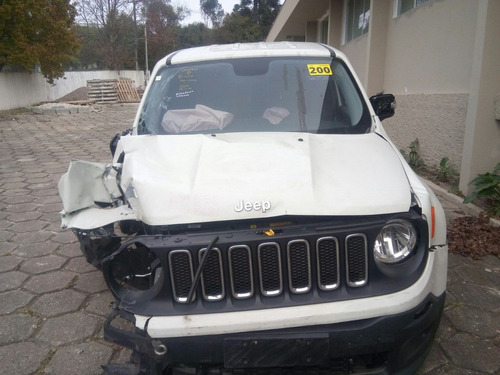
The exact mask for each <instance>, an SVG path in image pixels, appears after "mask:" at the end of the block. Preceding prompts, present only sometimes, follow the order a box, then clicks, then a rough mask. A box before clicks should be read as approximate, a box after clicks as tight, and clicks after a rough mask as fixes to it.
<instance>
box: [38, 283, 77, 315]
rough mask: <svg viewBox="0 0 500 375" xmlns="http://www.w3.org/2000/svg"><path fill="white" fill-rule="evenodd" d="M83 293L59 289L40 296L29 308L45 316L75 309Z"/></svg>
mask: <svg viewBox="0 0 500 375" xmlns="http://www.w3.org/2000/svg"><path fill="white" fill-rule="evenodd" d="M85 298H86V296H85V294H82V293H78V292H75V291H74V290H61V291H58V292H54V293H48V294H44V295H42V296H40V298H38V299H37V300H36V301H35V302H34V303H33V305H32V306H31V309H32V310H33V311H34V312H35V313H37V314H39V315H43V316H46V317H51V316H57V315H60V314H64V313H69V312H74V311H77V310H78V309H79V308H80V306H81V305H82V303H83V301H84V300H85Z"/></svg>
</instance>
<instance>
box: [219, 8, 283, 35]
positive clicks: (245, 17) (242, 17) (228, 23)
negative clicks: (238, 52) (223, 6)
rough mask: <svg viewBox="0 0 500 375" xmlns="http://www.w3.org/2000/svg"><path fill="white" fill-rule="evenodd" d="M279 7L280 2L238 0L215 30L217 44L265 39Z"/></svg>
mask: <svg viewBox="0 0 500 375" xmlns="http://www.w3.org/2000/svg"><path fill="white" fill-rule="evenodd" d="M280 7H281V2H280V0H240V3H239V4H236V5H235V6H234V8H233V12H232V13H231V14H229V15H227V16H226V17H225V18H224V21H223V22H222V26H221V27H220V28H218V29H217V30H215V33H216V38H217V41H218V42H219V43H238V42H258V41H262V40H264V39H265V38H266V36H267V34H268V33H269V30H270V29H271V26H272V25H273V22H274V20H275V18H276V16H277V15H278V13H279V10H280Z"/></svg>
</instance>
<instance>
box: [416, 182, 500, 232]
mask: <svg viewBox="0 0 500 375" xmlns="http://www.w3.org/2000/svg"><path fill="white" fill-rule="evenodd" d="M419 177H420V176H419ZM420 179H421V180H422V181H423V182H424V183H425V184H426V185H427V186H429V187H430V188H431V189H432V191H434V194H436V195H437V196H438V197H439V198H441V199H443V200H445V201H447V202H449V203H451V204H453V205H455V206H457V207H458V208H460V209H461V210H462V211H463V212H465V214H466V215H468V216H474V217H479V214H480V213H481V212H484V210H483V209H482V208H480V207H478V206H476V205H475V204H472V203H464V202H463V198H461V197H459V196H458V195H455V194H452V193H450V192H449V191H447V190H446V189H443V188H442V187H441V186H438V185H436V184H435V183H433V182H431V181H429V180H426V179H425V178H423V177H420ZM490 224H491V225H492V226H494V227H500V220H498V219H494V218H492V217H490Z"/></svg>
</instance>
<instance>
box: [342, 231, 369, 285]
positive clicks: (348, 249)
mask: <svg viewBox="0 0 500 375" xmlns="http://www.w3.org/2000/svg"><path fill="white" fill-rule="evenodd" d="M345 253H346V267H347V285H349V286H351V287H360V286H363V285H365V284H366V282H367V281H368V254H367V240H366V236H365V235H364V234H351V235H349V236H347V237H346V239H345Z"/></svg>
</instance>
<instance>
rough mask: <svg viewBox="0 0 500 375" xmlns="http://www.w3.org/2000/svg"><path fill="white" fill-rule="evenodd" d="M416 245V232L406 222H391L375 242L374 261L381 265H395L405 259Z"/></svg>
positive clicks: (411, 225) (410, 224) (398, 220)
mask: <svg viewBox="0 0 500 375" xmlns="http://www.w3.org/2000/svg"><path fill="white" fill-rule="evenodd" d="M416 244H417V231H416V229H415V227H414V226H413V224H412V223H410V222H409V221H406V220H400V219H397V220H392V221H390V222H389V223H388V224H386V225H385V226H384V227H383V228H382V230H381V231H380V233H379V234H378V236H377V239H376V240H375V246H374V248H373V252H374V254H375V259H377V260H378V261H380V262H382V263H397V262H400V261H402V260H403V259H406V258H407V257H408V255H410V254H411V252H412V251H413V250H414V249H415V246H416Z"/></svg>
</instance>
